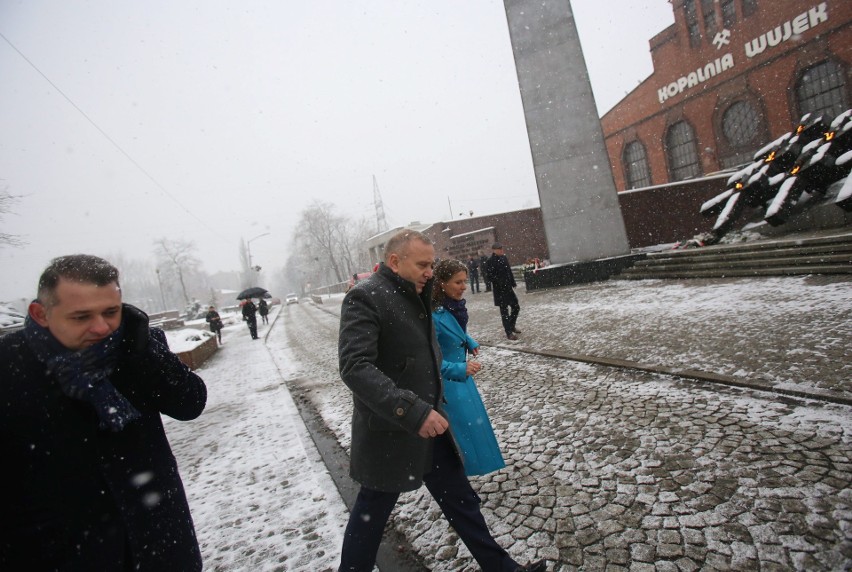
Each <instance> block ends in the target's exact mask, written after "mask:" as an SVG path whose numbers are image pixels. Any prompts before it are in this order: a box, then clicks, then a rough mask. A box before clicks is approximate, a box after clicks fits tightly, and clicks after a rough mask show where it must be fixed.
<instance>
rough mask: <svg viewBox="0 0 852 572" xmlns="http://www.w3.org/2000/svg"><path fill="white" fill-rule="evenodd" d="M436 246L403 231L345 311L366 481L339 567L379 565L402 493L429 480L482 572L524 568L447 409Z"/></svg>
mask: <svg viewBox="0 0 852 572" xmlns="http://www.w3.org/2000/svg"><path fill="white" fill-rule="evenodd" d="M434 262H435V249H434V247H433V246H432V243H431V240H429V238H428V237H426V236H425V235H423V234H421V233H419V232H416V231H412V230H403V231H401V232H400V233H398V234H396V235H395V236H394V237H393V238H391V239H390V240H389V241H388V243H387V245H386V247H385V262H384V264H382V265H381V266H380V267H379V269H378V271H377V272H376V273H375V274H373V275H372V276H370V278H368V279H366V280H363V281H361V282H359V283H358V284H356V285H355V287H353V288H352V289H351V290H350V291H349V293H348V294H347V295H346V298H345V299H344V300H343V306H342V308H341V314H340V339H339V357H340V376H341V378H342V379H343V382H344V383H346V385H347V386H348V387H349V389H351V390H352V394H353V399H354V411H353V414H352V450H351V469H350V473H351V476H352V478H353V479H355V480H356V481H357V482H359V483H360V484H361V489H360V492H359V493H358V498H357V499H356V501H355V506H354V507H353V509H352V513H351V515H350V518H349V523H348V525H347V527H346V533H345V535H344V540H343V550H342V555H341V562H340V570H342V571H352V570H355V571H364V572H369V571H371V570H372V569H373V566H374V564H375V560H376V553H377V552H378V549H379V544H380V543H381V539H382V533H383V531H384V527H385V524H386V523H387V520H388V518H389V517H390V514H391V511H392V510H393V507H394V505H395V504H396V501H397V499H398V497H399V494H400V493H401V492H404V491H412V490H415V489H417V488H419V487H420V486H421V485H422V484H425V485H426V487H427V488H428V489H429V492H430V493H431V494H432V496H433V497H434V498H435V500H436V501H437V502H438V504H439V506H440V507H441V510H442V511H443V513H444V515H445V516H446V517H447V520H448V521H449V522H450V524H452V526H453V527H454V528H455V529H456V532H457V533H458V534H459V536H460V537H461V539H462V540H463V541H464V543H465V545H466V546H467V547H468V549H469V550H470V552H471V554H472V555H473V556H474V558H475V559H476V561H477V562H478V563H479V565H480V566H481V567H482V569H483V570H484V571H485V572H504V571H505V572H516V571H523V570H527V571H535V572H540V571H543V570H546V566H547V565H546V563H545V562H544V561H543V560H542V561H540V562H536V563H534V564H529V565H527V566H522V565H520V564H518V563H517V562H515V561H514V560H512V558H511V557H510V556H509V555H508V553H507V552H506V551H505V550H504V549H503V548H501V547H500V546H499V545H498V544H497V542H495V540H494V538H493V537H492V536H491V534H490V532H489V531H488V527H487V525H486V523H485V519H484V518H483V516H482V513H481V512H480V509H479V505H480V499H479V497H478V496H477V494H476V492H474V490H473V489H472V488H471V486H470V483H469V481H468V480H467V477H466V476H465V475H464V469H463V467H462V464H461V460H460V457H459V454H458V451H457V449H456V446H455V444H454V439H453V437H452V428H451V427H449V423H448V422H447V419H446V416H445V415H444V414H443V412H442V409H441V403H442V399H443V388H442V382H441V367H440V365H441V350H440V348H439V346H438V343H437V341H436V340H435V330H434V326H433V325H432V312H431V304H430V297H431V291H432V265H433V264H434Z"/></svg>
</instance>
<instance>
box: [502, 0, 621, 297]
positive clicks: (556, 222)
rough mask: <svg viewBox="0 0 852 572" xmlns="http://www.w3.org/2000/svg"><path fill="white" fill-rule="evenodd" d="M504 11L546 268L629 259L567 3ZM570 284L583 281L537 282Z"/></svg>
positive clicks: (513, 1)
mask: <svg viewBox="0 0 852 572" xmlns="http://www.w3.org/2000/svg"><path fill="white" fill-rule="evenodd" d="M504 6H505V9H506V19H507V21H508V24H509V36H510V39H511V42H512V52H513V54H514V57H515V67H516V70H517V74H518V85H519V87H520V91H521V101H522V103H523V107H524V117H525V119H526V125H527V134H528V136H529V141H530V149H531V151H532V160H533V168H534V170H535V177H536V185H537V187H538V195H539V201H540V202H541V213H542V219H543V222H544V231H545V235H546V236H547V242H548V250H549V254H550V261H551V263H553V264H557V265H562V264H568V263H576V262H581V263H586V262H591V261H597V260H600V259H609V258H613V257H619V256H623V255H626V254H629V252H630V246H629V244H628V242H627V233H626V231H625V228H624V221H623V219H622V216H621V208H620V207H619V203H618V196H617V193H616V190H615V182H614V181H613V177H612V170H611V168H610V164H609V155H608V154H607V150H606V145H605V144H604V137H603V130H602V129H601V124H600V119H599V118H598V112H597V108H596V106H595V99H594V96H593V94H592V87H591V84H590V82H589V74H588V71H587V69H586V62H585V60H584V59H583V51H582V49H581V47H580V38H579V36H578V35H577V28H576V26H575V24H574V15H573V12H572V11H571V4H570V2H569V1H568V0H504ZM628 258H629V257H628ZM629 263H630V262H627V263H625V265H629ZM595 266H596V265H594V264H592V265H591V266H589V265H588V264H587V265H585V267H586V268H594V267H595ZM605 266H606V265H605ZM563 274H564V272H563ZM569 274H570V272H569ZM593 274H595V275H594V276H592V277H590V279H600V276H598V275H597V273H593ZM605 274H606V272H605ZM607 275H608V274H607ZM603 277H605V276H603ZM539 278H540V277H539ZM540 281H541V280H540V279H539V282H540ZM578 281H587V280H584V279H583V278H582V277H577V276H575V277H574V278H573V279H572V278H571V277H570V276H569V277H567V279H562V278H559V279H556V282H555V283H550V282H552V280H545V281H544V282H546V284H543V285H544V286H552V285H561V284H567V283H571V282H578ZM527 287H528V288H530V283H529V281H528V284H527Z"/></svg>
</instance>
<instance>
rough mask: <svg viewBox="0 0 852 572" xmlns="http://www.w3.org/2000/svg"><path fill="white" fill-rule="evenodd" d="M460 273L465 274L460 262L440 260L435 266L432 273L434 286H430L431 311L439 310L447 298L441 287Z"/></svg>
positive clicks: (464, 268)
mask: <svg viewBox="0 0 852 572" xmlns="http://www.w3.org/2000/svg"><path fill="white" fill-rule="evenodd" d="M461 271H464V272H467V266H466V265H465V263H464V262H462V261H461V260H442V261H440V262H439V263H438V264H436V265H435V269H434V270H433V271H432V275H433V276H435V285H434V286H432V309H433V310H437V309H438V308H440V307H441V305H442V304H443V303H444V298H446V296H447V295H446V294H444V289H443V288H441V286H442V285H443V284H444V283H445V282H447V281H449V279H450V278H452V277H453V276H455V275H456V274H457V273H459V272H461Z"/></svg>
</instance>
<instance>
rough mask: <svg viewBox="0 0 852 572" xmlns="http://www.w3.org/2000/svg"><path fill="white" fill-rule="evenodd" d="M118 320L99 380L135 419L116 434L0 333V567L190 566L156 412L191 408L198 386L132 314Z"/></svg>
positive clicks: (200, 392)
mask: <svg viewBox="0 0 852 572" xmlns="http://www.w3.org/2000/svg"><path fill="white" fill-rule="evenodd" d="M123 320H124V330H125V333H124V339H123V340H122V343H121V348H120V351H121V352H122V355H121V357H120V359H119V364H118V367H117V369H116V371H115V372H114V373H113V375H112V376H111V378H110V379H111V381H112V383H113V385H114V386H115V387H116V389H118V390H119V391H120V392H121V393H122V394H123V395H124V396H125V397H126V398H127V399H128V400H129V401H130V402H131V403H132V404H133V405H134V407H136V409H137V410H139V412H140V413H141V418H139V419H137V420H135V421H132V422H130V423H129V424H128V425H127V426H126V427H125V428H124V429H122V430H121V431H118V432H111V431H104V430H99V429H98V418H97V416H96V414H95V412H94V410H93V409H92V408H91V407H90V406H89V405H88V404H87V403H84V402H82V401H78V400H75V399H71V398H69V397H66V396H65V395H64V394H62V392H61V391H60V389H59V386H58V384H57V382H56V380H55V379H53V378H52V377H51V376H49V375H47V374H46V373H45V368H44V366H43V364H42V363H41V362H39V361H38V360H37V359H36V356H35V355H34V354H33V352H32V351H31V350H30V348H29V346H28V344H27V342H26V340H25V338H24V332H23V331H21V332H16V333H12V334H9V335H7V336H4V337H2V338H0V451H2V455H3V461H4V463H3V464H4V468H3V469H2V470H0V491H3V499H4V500H3V508H2V510H0V570H62V571H66V570H69V571H70V570H73V571H77V570H100V571H109V572H112V571H118V570H121V571H122V572H123V571H124V570H129V569H133V570H141V571H151V572H154V571H161V570H181V571H185V570H190V571H191V570H200V569H201V554H200V552H199V549H198V542H197V540H196V538H195V530H194V528H193V524H192V518H191V517H190V514H189V506H188V504H187V501H186V495H185V494H184V489H183V484H182V482H181V480H180V476H179V475H178V468H177V463H176V462H175V458H174V456H173V455H172V451H171V448H170V446H169V442H168V440H167V439H166V434H165V432H164V431H163V424H162V421H161V419H160V413H165V414H166V415H169V416H170V417H173V418H175V419H181V420H188V419H194V418H196V417H198V416H199V415H200V414H201V412H202V411H203V409H204V405H205V403H206V400H207V389H206V387H205V385H204V382H203V381H202V380H201V378H200V377H198V376H197V375H195V374H194V373H192V372H191V371H190V370H189V369H188V368H187V367H186V366H184V365H183V364H182V363H181V362H180V360H179V359H178V358H177V356H176V355H174V354H173V353H171V352H170V351H168V346H167V344H166V339H165V334H163V332H162V330H158V329H152V330H149V329H148V316H146V315H145V314H144V313H143V312H142V311H140V310H137V309H136V308H133V307H132V306H128V305H124V308H123ZM125 556H129V558H130V560H131V562H130V565H131V567H132V568H131V567H128V566H127V562H126V561H125V562H124V563H123V564H122V563H121V562H122V559H124V558H125Z"/></svg>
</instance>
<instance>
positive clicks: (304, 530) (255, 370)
mask: <svg viewBox="0 0 852 572" xmlns="http://www.w3.org/2000/svg"><path fill="white" fill-rule="evenodd" d="M277 313H278V312H277V311H275V312H274V313H273V314H272V315H270V324H272V323H273V321H274V318H275V316H277ZM269 328H270V326H268V325H263V324H258V329H259V334H260V336H261V339H262V338H263V336H265V335H266V334H267V333H268V331H269ZM223 341H224V343H223V346H222V347H221V349H220V350H219V352H218V353H217V354H216V355H214V356H213V357H212V358H211V359H210V360H209V361H207V362H206V363H205V364H204V367H203V368H202V369H199V370H198V371H197V373H198V374H199V375H200V376H201V377H202V378H203V379H204V381H205V382H206V384H207V390H208V400H207V408H206V409H205V411H204V413H203V414H202V416H201V417H200V418H199V419H197V420H195V421H190V422H179V421H175V420H171V419H166V423H165V424H166V429H167V432H168V435H169V440H170V441H171V443H172V449H173V451H174V453H175V457H176V458H177V460H178V464H179V467H180V472H181V477H182V478H183V481H184V485H185V487H186V491H187V496H188V498H189V504H190V508H191V510H192V515H193V519H194V521H195V527H196V532H197V534H198V539H199V543H200V545H201V551H202V556H203V558H204V569H205V570H211V571H213V570H221V571H229V572H234V571H241V570H245V571H256V570H270V571H273V570H275V571H284V570H287V571H298V570H332V569H334V568H336V565H337V558H338V551H339V547H340V544H341V541H342V540H341V539H342V529H343V527H344V526H345V523H346V520H347V518H348V513H347V511H346V509H345V507H344V504H343V501H342V500H341V499H340V497H339V495H338V493H337V489H336V488H335V487H334V484H333V483H332V481H331V477H330V476H329V475H328V473H327V472H326V469H325V466H324V465H323V464H322V462H321V460H320V459H319V456H318V454H317V453H316V450H315V448H314V445H313V442H312V441H311V440H310V437H309V436H308V435H307V433H306V430H305V427H304V425H303V423H302V421H301V418H300V417H299V413H298V411H297V409H296V406H295V404H294V403H293V401H292V399H291V398H290V394H289V393H288V392H287V389H286V387H285V386H284V377H286V376H287V375H289V374H290V373H291V372H289V371H287V370H286V369H283V370H279V366H278V364H276V362H275V360H273V358H272V355H271V354H270V352H269V351H268V349H267V347H266V346H265V345H264V343H263V341H261V340H252V339H251V338H250V337H249V333H248V329H247V327H246V326H245V325H244V324H238V325H235V326H228V327H226V328H225V330H224V331H223ZM279 350H283V348H279ZM282 358H283V359H282V362H286V356H283V355H282ZM279 363H280V362H279Z"/></svg>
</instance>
